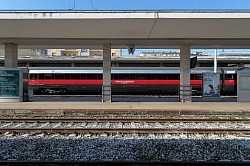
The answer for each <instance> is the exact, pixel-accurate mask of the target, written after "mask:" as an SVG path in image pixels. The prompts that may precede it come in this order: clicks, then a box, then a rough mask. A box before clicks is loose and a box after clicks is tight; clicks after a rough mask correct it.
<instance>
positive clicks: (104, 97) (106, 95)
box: [102, 44, 112, 102]
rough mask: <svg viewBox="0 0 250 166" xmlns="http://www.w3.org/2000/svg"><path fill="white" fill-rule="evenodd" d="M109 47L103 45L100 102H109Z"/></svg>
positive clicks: (110, 99) (110, 98)
mask: <svg viewBox="0 0 250 166" xmlns="http://www.w3.org/2000/svg"><path fill="white" fill-rule="evenodd" d="M111 101H112V96H111V45H110V44H103V85H102V102H111Z"/></svg>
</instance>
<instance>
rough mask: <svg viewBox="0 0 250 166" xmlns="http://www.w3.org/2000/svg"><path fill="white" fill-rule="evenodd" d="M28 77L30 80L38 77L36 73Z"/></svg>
mask: <svg viewBox="0 0 250 166" xmlns="http://www.w3.org/2000/svg"><path fill="white" fill-rule="evenodd" d="M30 79H31V80H37V79H38V74H30Z"/></svg>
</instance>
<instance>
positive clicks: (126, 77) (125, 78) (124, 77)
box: [119, 74, 129, 80]
mask: <svg viewBox="0 0 250 166" xmlns="http://www.w3.org/2000/svg"><path fill="white" fill-rule="evenodd" d="M119 80H129V74H120V76H119Z"/></svg>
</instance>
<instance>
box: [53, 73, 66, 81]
mask: <svg viewBox="0 0 250 166" xmlns="http://www.w3.org/2000/svg"><path fill="white" fill-rule="evenodd" d="M64 76H65V74H60V73H56V74H55V79H58V80H64Z"/></svg>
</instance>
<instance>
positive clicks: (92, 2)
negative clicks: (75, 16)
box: [90, 0, 98, 10]
mask: <svg viewBox="0 0 250 166" xmlns="http://www.w3.org/2000/svg"><path fill="white" fill-rule="evenodd" d="M90 1H91V7H92V9H93V10H98V9H97V8H95V7H94V5H93V0H90Z"/></svg>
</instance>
